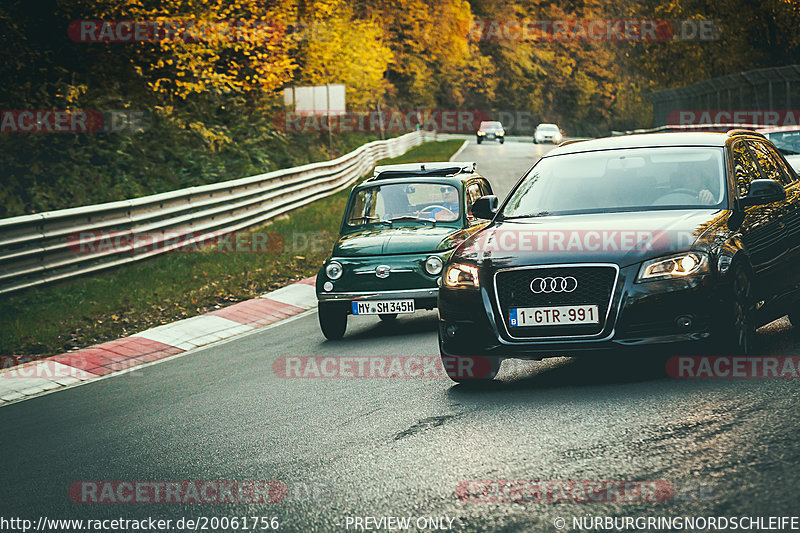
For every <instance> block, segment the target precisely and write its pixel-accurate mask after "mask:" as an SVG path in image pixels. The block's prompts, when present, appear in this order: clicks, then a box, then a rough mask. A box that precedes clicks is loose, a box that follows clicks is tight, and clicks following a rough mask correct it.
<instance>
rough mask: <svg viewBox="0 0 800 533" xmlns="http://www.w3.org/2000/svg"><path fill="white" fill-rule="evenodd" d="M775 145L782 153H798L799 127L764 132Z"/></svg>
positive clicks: (799, 146)
mask: <svg viewBox="0 0 800 533" xmlns="http://www.w3.org/2000/svg"><path fill="white" fill-rule="evenodd" d="M766 137H767V139H769V140H770V141H772V143H773V144H774V145H775V147H776V148H777V149H778V150H780V151H781V152H782V153H783V154H784V155H797V154H800V128H798V129H797V130H793V131H776V132H773V133H767V134H766Z"/></svg>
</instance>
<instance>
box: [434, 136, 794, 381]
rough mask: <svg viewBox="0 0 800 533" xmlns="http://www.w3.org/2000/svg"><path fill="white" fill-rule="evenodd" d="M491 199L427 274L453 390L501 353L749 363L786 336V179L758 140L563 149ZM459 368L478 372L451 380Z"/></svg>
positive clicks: (790, 195)
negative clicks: (650, 354)
mask: <svg viewBox="0 0 800 533" xmlns="http://www.w3.org/2000/svg"><path fill="white" fill-rule="evenodd" d="M498 204H499V202H498V199H497V197H495V196H486V197H482V198H480V199H478V200H477V201H476V202H475V204H474V205H473V208H472V209H473V215H475V216H476V217H480V218H486V219H491V220H492V222H491V224H489V225H487V226H486V228H484V229H483V230H481V231H480V232H478V233H476V234H475V235H473V236H472V237H470V238H469V239H468V240H466V241H465V242H464V243H462V244H461V245H460V246H459V247H458V248H457V249H456V250H455V252H454V253H453V255H452V256H451V258H450V259H449V260H448V262H447V264H446V265H445V268H444V273H443V276H442V286H441V289H440V290H439V302H438V306H439V346H440V351H441V354H442V358H443V361H444V362H445V368H446V369H449V370H451V372H450V373H451V377H452V378H453V379H454V380H456V381H464V380H467V379H470V378H492V377H494V374H495V373H496V372H497V369H498V368H499V365H500V362H501V361H502V360H503V359H505V358H523V359H541V358H544V357H549V356H556V355H580V354H595V353H598V352H602V351H604V350H622V349H625V348H629V347H643V346H644V347H647V348H650V347H652V346H654V345H666V344H673V343H686V344H685V347H687V348H691V349H695V348H696V349H701V348H702V349H703V353H707V352H706V350H708V349H712V350H714V351H715V352H716V353H717V354H719V355H723V354H725V355H731V354H749V353H752V351H753V340H754V335H755V330H756V328H757V327H759V326H761V325H763V324H765V323H767V322H770V321H772V320H775V319H777V318H780V317H781V316H783V315H786V314H789V317H790V319H791V320H792V322H793V323H794V324H795V326H798V325H800V181H799V180H798V176H797V175H796V174H795V172H794V171H793V170H792V168H791V167H790V166H789V165H788V164H787V163H786V161H785V159H784V158H783V156H782V155H781V154H780V153H779V152H778V151H777V150H776V149H775V147H774V146H773V145H772V144H771V143H770V142H769V141H768V140H767V139H766V138H765V137H764V136H762V135H759V134H756V133H753V132H749V131H744V130H734V131H731V132H728V133H665V134H650V135H632V136H626V137H611V138H604V139H596V140H589V141H580V142H571V143H564V144H562V145H561V146H559V147H558V148H556V149H554V150H553V151H551V152H549V153H548V154H547V155H546V156H545V157H543V158H542V159H540V160H539V161H538V162H537V163H536V164H535V165H534V166H533V167H532V168H531V169H530V170H529V171H528V172H527V173H526V174H525V175H524V176H523V177H522V178H521V179H520V181H519V182H518V183H517V184H516V186H515V187H514V189H513V190H512V191H511V193H510V194H509V196H508V198H507V199H506V200H505V202H504V203H503V205H502V206H499V205H498ZM476 356H479V357H476ZM470 360H472V361H477V360H480V361H483V362H484V363H483V364H484V365H486V363H485V361H488V367H487V368H486V369H485V371H480V372H477V373H476V372H472V373H471V372H468V371H467V372H464V371H463V370H464V369H468V368H470V367H471V364H472V363H471V361H470ZM478 366H480V365H478ZM455 369H458V370H459V371H455Z"/></svg>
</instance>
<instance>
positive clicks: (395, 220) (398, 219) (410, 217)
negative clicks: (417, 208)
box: [389, 215, 436, 226]
mask: <svg viewBox="0 0 800 533" xmlns="http://www.w3.org/2000/svg"><path fill="white" fill-rule="evenodd" d="M407 220H416V221H419V222H430V223H431V224H433V225H434V226H436V221H435V220H431V219H429V218H420V217H415V216H413V215H403V216H401V217H395V218H390V219H389V222H404V221H407Z"/></svg>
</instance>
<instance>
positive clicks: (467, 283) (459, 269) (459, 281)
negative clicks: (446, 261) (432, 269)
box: [444, 263, 480, 289]
mask: <svg viewBox="0 0 800 533" xmlns="http://www.w3.org/2000/svg"><path fill="white" fill-rule="evenodd" d="M444 284H445V286H447V287H450V288H453V289H458V288H461V289H477V288H478V287H480V282H479V281H478V267H476V266H473V265H467V264H464V263H453V264H452V265H449V266H448V267H447V270H446V271H445V274H444Z"/></svg>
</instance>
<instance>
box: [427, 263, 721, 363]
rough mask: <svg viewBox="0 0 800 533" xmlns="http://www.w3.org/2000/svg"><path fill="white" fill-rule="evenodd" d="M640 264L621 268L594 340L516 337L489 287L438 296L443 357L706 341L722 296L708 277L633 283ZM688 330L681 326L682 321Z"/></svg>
mask: <svg viewBox="0 0 800 533" xmlns="http://www.w3.org/2000/svg"><path fill="white" fill-rule="evenodd" d="M637 272H638V265H636V266H634V267H628V268H623V269H620V272H619V279H618V283H617V285H616V288H615V291H614V294H613V295H612V298H611V302H610V309H609V313H608V317H607V319H606V323H605V324H604V325H603V329H602V331H601V333H600V334H598V335H596V336H595V337H594V338H588V337H584V338H581V337H566V336H565V337H561V338H546V339H547V340H541V339H538V338H536V337H526V338H522V339H520V338H514V337H511V336H510V334H509V333H508V327H507V326H506V325H505V324H504V323H500V322H499V321H500V320H505V317H504V316H503V314H504V313H501V312H499V309H498V305H499V304H498V303H497V300H496V298H495V295H494V292H493V288H492V284H491V283H489V284H482V286H481V289H480V290H479V291H478V290H453V289H448V288H446V287H445V288H442V289H441V290H440V291H439V302H438V307H439V346H440V350H441V352H442V354H444V355H454V356H475V355H482V356H487V357H498V358H501V359H504V358H519V359H541V358H543V357H552V356H556V355H580V354H588V353H596V352H603V351H619V350H624V349H631V348H642V347H644V346H647V347H654V346H656V345H672V344H676V343H678V344H682V343H694V342H697V341H703V340H707V339H710V338H711V336H712V331H713V329H714V327H713V326H714V320H715V319H718V318H719V309H720V303H721V298H720V294H721V293H722V292H721V290H720V287H719V283H718V282H717V281H716V278H715V277H714V276H712V275H706V276H702V277H697V278H693V279H680V280H666V281H654V282H647V283H634V280H635V277H636V273H637ZM686 318H688V319H689V320H690V325H688V326H686V325H685V324H684V321H685V319H686Z"/></svg>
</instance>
